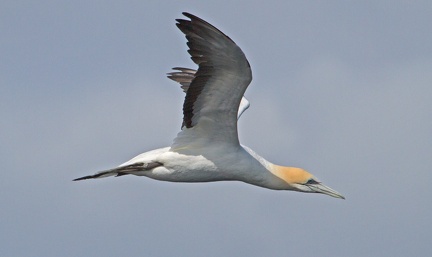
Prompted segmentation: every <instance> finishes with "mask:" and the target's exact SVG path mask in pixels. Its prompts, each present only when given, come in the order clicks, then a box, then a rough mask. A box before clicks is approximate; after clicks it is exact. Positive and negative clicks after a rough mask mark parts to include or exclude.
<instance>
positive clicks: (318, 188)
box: [307, 183, 345, 199]
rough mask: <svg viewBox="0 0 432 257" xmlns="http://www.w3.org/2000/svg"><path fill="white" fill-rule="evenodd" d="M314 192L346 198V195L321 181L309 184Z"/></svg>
mask: <svg viewBox="0 0 432 257" xmlns="http://www.w3.org/2000/svg"><path fill="white" fill-rule="evenodd" d="M307 186H308V187H309V188H310V189H311V191H312V192H314V193H320V194H326V195H329V196H332V197H336V198H340V199H345V197H344V196H343V195H341V194H340V193H339V192H337V191H336V190H333V189H331V188H330V187H328V186H325V185H323V184H321V183H317V184H309V185H307Z"/></svg>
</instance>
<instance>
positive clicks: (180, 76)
mask: <svg viewBox="0 0 432 257" xmlns="http://www.w3.org/2000/svg"><path fill="white" fill-rule="evenodd" d="M173 70H174V71H172V72H170V73H168V74H167V75H168V76H167V77H168V78H169V79H171V80H174V81H175V82H178V83H180V85H181V86H180V87H181V88H182V89H183V92H185V93H186V92H187V90H188V89H189V85H190V83H191V82H192V80H193V79H194V78H195V73H196V70H193V69H188V68H182V67H174V68H173ZM249 106H250V103H249V101H248V100H247V99H246V97H244V96H243V97H242V99H241V101H240V106H239V109H238V112H237V120H238V119H240V116H241V115H242V114H243V112H244V111H246V110H247V109H248V108H249Z"/></svg>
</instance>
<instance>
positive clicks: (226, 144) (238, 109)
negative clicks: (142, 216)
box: [75, 13, 344, 199]
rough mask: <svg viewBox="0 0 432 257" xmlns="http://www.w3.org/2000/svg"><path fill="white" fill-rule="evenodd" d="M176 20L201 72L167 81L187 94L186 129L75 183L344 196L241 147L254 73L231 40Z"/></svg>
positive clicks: (202, 24)
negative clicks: (232, 186)
mask: <svg viewBox="0 0 432 257" xmlns="http://www.w3.org/2000/svg"><path fill="white" fill-rule="evenodd" d="M183 14H184V15H185V16H186V17H188V18H189V19H190V20H183V19H178V20H177V27H178V28H179V29H180V30H181V31H182V32H183V33H184V34H185V36H186V39H187V40H188V42H187V44H188V46H189V50H188V52H189V53H190V55H191V58H192V60H193V61H194V62H195V63H196V64H198V70H197V71H195V70H192V69H187V68H174V71H173V72H171V73H169V74H168V77H169V78H171V79H173V80H174V81H177V82H179V83H180V84H181V85H182V88H183V90H184V91H185V92H186V97H185V101H184V104H183V124H182V130H181V131H180V132H179V133H178V135H177V137H176V138H175V139H174V142H173V144H172V145H171V146H170V147H165V148H160V149H156V150H152V151H149V152H145V153H142V154H140V155H138V156H136V157H134V158H133V159H131V160H129V161H127V162H125V163H123V164H122V165H120V166H119V167H117V168H114V169H111V170H106V171H101V172H98V173H96V174H95V175H90V176H85V177H81V178H78V179H75V180H84V179H92V178H102V177H108V176H122V175H128V174H131V175H137V176H146V177H149V178H153V179H157V180H163V181H171V182H211V181H225V180H226V181H228V180H236V181H243V182H246V183H249V184H252V185H256V186H260V187H265V188H269V189H275V190H294V191H300V192H309V193H323V194H327V195H330V196H333V197H337V198H343V199H344V197H343V196H342V195H341V194H339V193H338V192H336V191H335V190H333V189H331V188H329V187H327V186H325V185H323V184H322V183H321V182H319V181H318V180H317V179H316V178H315V177H314V176H313V175H312V174H310V173H309V172H307V171H305V170H303V169H300V168H296V167H284V166H278V165H275V164H272V163H270V162H268V161H267V160H265V159H264V158H262V157H261V156H259V155H258V154H256V153H255V152H254V151H252V150H251V149H249V148H247V147H245V146H242V145H240V143H239V140H238V134H237V120H238V118H240V116H241V114H242V113H243V112H244V111H245V110H246V109H247V108H248V107H249V101H248V100H247V99H246V98H244V96H243V94H244V92H245V91H246V88H247V87H248V86H249V83H250V82H251V80H252V72H251V69H250V65H249V62H248V61H247V59H246V57H245V55H244V53H243V52H242V50H241V49H240V48H239V47H238V46H237V45H236V44H235V43H234V41H232V40H231V39H230V38H229V37H228V36H226V35H225V34H224V33H222V32H221V31H220V30H218V29H217V28H215V27H214V26H212V25H211V24H209V23H207V22H206V21H204V20H202V19H200V18H198V17H196V16H194V15H192V14H189V13H183Z"/></svg>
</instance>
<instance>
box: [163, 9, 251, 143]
mask: <svg viewBox="0 0 432 257" xmlns="http://www.w3.org/2000/svg"><path fill="white" fill-rule="evenodd" d="M183 15H185V16H186V17H188V18H189V19H190V20H183V19H177V24H176V25H177V27H178V28H179V29H180V30H181V31H182V32H183V33H184V34H185V36H186V39H187V41H188V42H187V45H188V46H189V50H188V52H189V54H190V55H191V59H192V60H193V61H194V62H195V63H196V64H198V71H197V72H196V73H195V77H194V78H193V80H192V82H191V83H190V85H189V88H188V90H187V92H186V98H185V101H184V104H183V129H182V131H181V132H180V133H179V134H178V136H177V138H176V139H175V140H174V143H173V145H172V149H173V150H176V149H180V148H185V147H188V145H194V147H197V146H198V147H199V146H200V145H204V144H208V143H219V144H226V145H231V146H236V147H237V146H239V145H240V144H239V140H238V135H237V112H238V109H239V106H240V101H241V99H242V97H243V95H244V92H245V91H246V88H247V87H248V85H249V83H250V82H251V80H252V72H251V69H250V65H249V62H248V61H247V59H246V57H245V55H244V53H243V52H242V50H241V49H240V48H239V47H238V46H237V45H236V44H235V43H234V41H232V40H231V39H230V38H229V37H228V36H226V35H225V34H224V33H222V32H221V31H220V30H218V29H217V28H215V27H214V26H212V25H211V24H209V23H208V22H206V21H204V20H202V19H200V18H198V17H196V16H194V15H192V14H189V13H183ZM197 141H199V144H195V143H196V142H197Z"/></svg>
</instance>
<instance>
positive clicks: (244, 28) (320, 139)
mask: <svg viewBox="0 0 432 257" xmlns="http://www.w3.org/2000/svg"><path fill="white" fill-rule="evenodd" d="M182 11H188V12H191V13H193V14H195V15H197V16H199V17H201V18H203V19H205V20H207V21H209V22H210V23H212V24H213V25H215V26H216V27H218V28H219V29H221V30H222V31H223V32H225V33H226V34H228V35H229V36H230V37H231V38H232V39H233V40H234V41H235V42H236V43H237V44H238V45H240V47H241V48H242V49H243V51H244V52H245V53H246V56H247V57H248V59H249V61H250V63H251V65H252V69H253V76H254V80H253V82H252V84H251V86H250V88H249V89H248V91H247V92H246V96H247V97H248V99H249V100H250V102H251V107H250V109H249V110H248V111H247V112H245V113H244V114H243V116H242V118H241V120H240V124H239V127H240V139H241V142H242V143H243V144H245V145H248V146H249V147H251V148H252V149H254V150H255V151H256V152H258V153H259V154H261V155H262V156H264V157H265V158H267V159H268V160H270V161H272V162H274V163H277V164H281V165H289V166H299V167H303V168H306V169H307V170H309V171H310V172H312V173H313V174H315V175H316V176H317V177H318V178H320V179H321V180H322V181H323V182H324V183H325V184H327V185H329V186H330V187H332V188H334V189H336V190H337V191H339V192H341V193H342V194H344V195H345V196H346V198H347V199H346V200H345V201H343V200H338V199H334V198H331V197H328V196H323V195H317V194H300V193H296V192H289V191H280V192H279V191H271V190H266V189H262V188H258V187H253V186H250V185H246V184H243V183H240V182H218V183H205V184H178V183H166V182H159V181H154V180H150V179H147V178H142V177H133V176H125V177H121V178H115V179H114V178H107V179H102V180H94V181H84V182H80V183H78V182H72V181H71V180H72V179H74V178H77V177H80V176H84V175H88V174H91V173H93V172H95V171H98V170H102V169H107V168H111V167H114V166H117V165H118V164H120V163H122V162H124V161H126V160H128V159H130V158H132V157H133V156H135V155H136V154H138V153H141V152H144V151H147V150H151V149H153V148H157V147H162V146H166V145H169V144H170V143H171V141H172V139H173V138H174V137H175V135H176V133H177V132H178V131H179V129H180V125H181V118H182V117H181V105H182V101H183V97H184V95H183V92H182V91H181V90H180V89H179V87H178V86H177V85H176V84H175V83H174V82H171V81H169V80H168V79H167V78H166V77H165V73H166V72H169V71H170V68H171V67H175V66H185V67H191V68H194V67H195V66H194V64H193V63H192V61H191V60H190V59H189V56H188V54H187V52H186V50H187V47H186V44H185V42H186V40H185V38H184V36H183V35H182V33H181V32H180V31H178V29H177V28H176V27H175V25H174V23H175V21H174V19H176V18H181V17H182V15H181V12H182ZM431 13H432V4H431V2H429V1H415V2H408V1H357V2H353V1H291V2H290V1H270V2H268V1H266V3H264V2H262V3H261V2H260V1H256V2H253V3H251V2H250V1H237V2H235V3H233V2H232V1H221V0H219V1H165V2H161V1H73V2H61V1H37V2H35V1H2V2H1V3H0V31H1V34H2V35H1V37H0V56H1V58H0V120H1V123H0V130H1V133H0V163H1V164H2V172H1V173H0V206H1V208H0V231H1V232H0V255H1V256H421V255H427V254H429V253H430V251H431V249H432V247H431V244H430V239H431V237H432V233H431V231H432V222H431V221H430V217H432V204H431V196H432V190H430V189H429V187H430V185H429V182H430V181H431V179H432V175H431V168H430V167H432V158H431V157H432V155H431V153H432V118H431V117H432V101H431V99H432V51H431V46H432V33H431V24H432V16H431V15H430V14H431Z"/></svg>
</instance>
